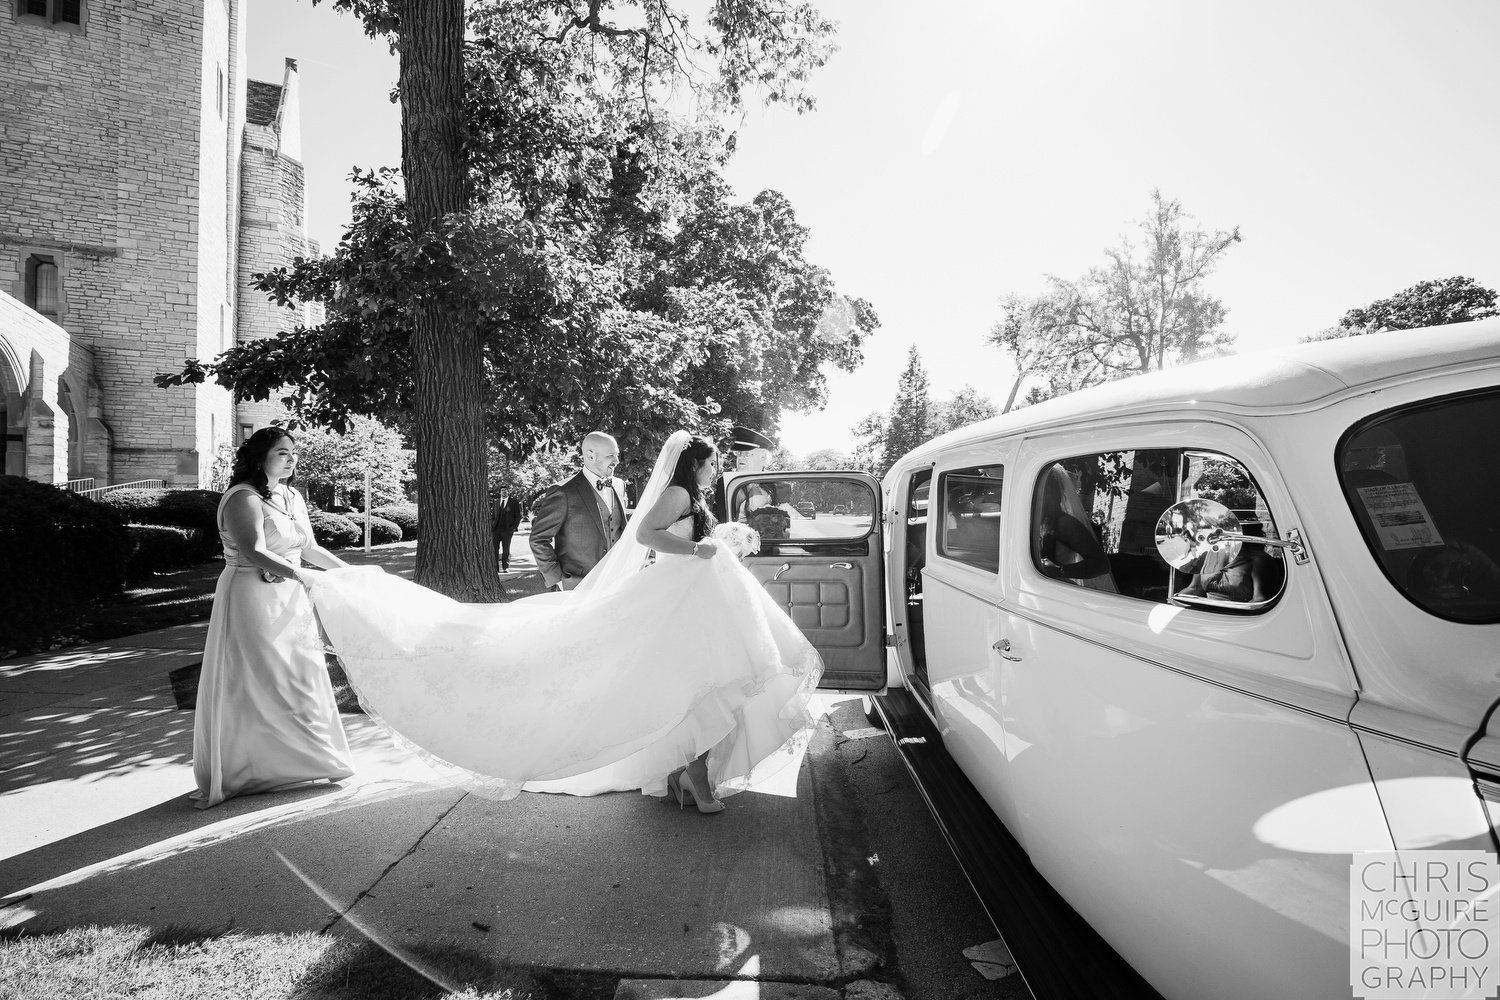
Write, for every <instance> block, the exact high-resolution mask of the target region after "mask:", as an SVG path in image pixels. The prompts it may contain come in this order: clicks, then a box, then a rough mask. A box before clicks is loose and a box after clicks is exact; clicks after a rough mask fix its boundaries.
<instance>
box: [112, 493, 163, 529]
mask: <svg viewBox="0 0 1500 1000" xmlns="http://www.w3.org/2000/svg"><path fill="white" fill-rule="evenodd" d="M166 495H167V491H166V490H110V491H109V492H108V493H103V494H100V496H99V502H100V503H102V504H104V505H105V506H106V507H112V508H114V509H115V510H117V511H119V512H120V515H121V516H122V517H124V518H125V520H126V521H129V522H132V523H135V524H156V523H157V522H156V520H155V514H154V513H150V512H153V511H155V510H156V505H157V504H158V503H160V502H161V498H162V497H164V496H166Z"/></svg>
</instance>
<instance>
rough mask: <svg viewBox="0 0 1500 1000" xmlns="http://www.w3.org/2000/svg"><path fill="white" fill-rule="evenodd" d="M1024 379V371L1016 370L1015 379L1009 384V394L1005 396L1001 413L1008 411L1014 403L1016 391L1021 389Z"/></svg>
mask: <svg viewBox="0 0 1500 1000" xmlns="http://www.w3.org/2000/svg"><path fill="white" fill-rule="evenodd" d="M1024 381H1026V372H1025V371H1024V370H1019V371H1017V372H1016V380H1015V381H1014V382H1012V383H1011V384H1010V395H1009V396H1006V397H1005V409H1003V410H1001V411H1000V412H1001V413H1009V412H1010V408H1011V407H1012V406H1015V405H1016V393H1018V392H1020V391H1021V383H1022V382H1024Z"/></svg>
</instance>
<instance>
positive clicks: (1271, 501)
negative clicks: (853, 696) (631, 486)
mask: <svg viewBox="0 0 1500 1000" xmlns="http://www.w3.org/2000/svg"><path fill="white" fill-rule="evenodd" d="M1497 430H1500V321H1496V320H1487V321H1482V322H1478V323H1467V324H1460V325H1454V326H1448V327H1442V328H1437V329H1432V330H1422V331H1400V332H1393V333H1383V334H1372V335H1368V336H1361V337H1355V338H1350V339H1347V340H1340V341H1328V342H1321V343H1315V344H1307V345H1302V346H1299V347H1296V348H1292V349H1287V350H1283V351H1277V352H1267V353H1261V354H1254V355H1243V356H1239V357H1234V358H1227V359H1222V360H1217V361H1211V362H1206V363H1203V364H1198V365H1190V366H1185V367H1182V368H1178V369H1174V370H1170V371H1166V372H1158V373H1155V374H1152V375H1147V376H1142V377H1139V378H1134V379H1128V380H1123V381H1119V382H1113V383H1110V384H1108V385H1104V386H1099V387H1097V388H1094V389H1089V390H1085V391H1082V392H1077V393H1073V394H1071V395H1068V396H1064V397H1061V398H1059V399H1055V400H1051V401H1048V402H1045V403H1041V404H1038V405H1036V406H1031V407H1027V408H1025V409H1023V410H1020V411H1017V412H1014V413H1011V414H1007V415H1004V416H1000V417H995V418H992V419H990V420H986V421H984V422H981V423H978V424H975V425H973V426H971V427H968V428H964V429H961V430H958V431H954V432H950V433H948V434H946V435H944V436H943V437H941V438H939V439H936V440H934V441H931V442H928V443H926V444H924V445H922V446H921V447H919V448H917V449H915V450H914V451H912V452H911V453H910V454H908V455H906V456H905V457H903V458H902V459H900V460H899V461H898V462H897V463H896V465H895V466H894V467H893V468H892V469H891V470H890V472H889V473H888V474H887V475H886V477H885V479H884V481H883V482H882V483H881V484H880V485H879V490H878V493H877V492H876V490H875V489H874V483H873V480H869V479H868V477H861V475H860V474H858V473H849V472H827V473H799V474H789V473H781V474H779V475H780V476H781V477H782V478H794V477H795V478H798V479H805V480H808V482H804V483H799V484H798V488H799V489H803V490H808V489H814V488H816V489H821V490H823V491H824V493H823V494H820V495H832V493H831V492H830V491H833V490H835V489H836V490H840V491H843V493H844V494H845V495H843V496H840V497H839V500H840V502H841V503H842V504H844V505H845V506H851V505H852V504H853V503H854V502H855V501H854V499H853V498H854V497H855V496H856V495H859V496H860V497H861V498H863V502H867V503H873V502H879V503H881V504H882V505H883V510H884V513H885V516H884V518H883V519H882V518H880V517H876V518H872V519H871V523H870V524H869V525H868V526H866V525H863V524H860V525H850V524H849V523H848V522H837V521H834V520H832V519H825V521H820V522H819V523H818V525H817V526H813V525H805V526H803V527H799V526H798V524H797V523H796V522H795V519H794V523H793V530H792V535H793V536H794V537H790V538H787V539H784V540H772V541H770V542H763V546H762V550H761V552H760V553H759V554H757V555H753V556H751V557H749V558H748V559H747V565H748V566H749V567H750V568H751V570H752V571H753V572H754V573H755V574H756V575H757V576H758V577H759V578H760V579H761V580H762V581H763V582H764V583H765V586H766V588H767V590H768V592H770V593H771V594H772V595H773V597H774V598H775V599H776V600H777V601H778V602H779V603H781V604H782V605H783V606H784V607H786V608H787V609H788V613H789V614H792V615H793V618H794V620H796V621H797V622H798V624H799V625H801V626H802V627H803V628H804V630H805V631H806V632H807V634H808V635H809V637H810V638H811V639H812V641H813V642H814V644H815V645H818V647H819V649H820V651H822V652H823V654H824V656H825V659H826V661H827V665H828V673H827V674H826V675H825V685H827V686H834V687H839V686H842V687H844V688H845V689H846V690H857V689H860V688H861V687H862V686H864V687H865V689H868V683H869V680H868V678H869V673H868V670H869V664H870V662H871V660H870V658H871V657H877V656H882V655H883V657H884V666H885V673H886V676H885V681H886V684H887V687H886V691H885V696H884V697H883V698H881V699H880V701H881V703H883V704H886V705H887V706H897V707H903V708H910V709H911V710H912V712H913V714H915V715H918V716H920V717H924V718H925V719H927V720H929V721H930V724H931V730H932V736H931V737H930V738H927V739H925V740H924V741H922V742H925V743H926V744H928V745H931V744H933V743H939V742H940V744H941V750H942V751H943V752H944V753H946V755H947V757H948V758H949V759H950V760H951V764H952V766H953V767H955V768H956V769H957V770H958V771H960V772H961V773H962V774H963V776H964V777H965V778H966V779H967V781H968V783H970V784H972V786H973V788H974V789H977V791H978V793H979V795H980V796H982V799H983V802H984V803H985V804H986V805H987V807H988V809H989V810H990V811H992V813H993V815H994V816H995V817H998V819H999V821H1000V822H1001V823H1003V825H1004V827H1005V828H1006V829H1007V830H1008V831H1009V833H1010V834H1011V835H1013V836H1014V838H1015V840H1016V841H1017V842H1018V843H1019V845H1020V847H1021V848H1022V849H1023V850H1024V852H1025V855H1026V857H1027V858H1029V862H1030V864H1031V865H1032V866H1034V868H1035V870H1036V871H1037V872H1039V873H1040V874H1041V876H1043V877H1044V878H1045V879H1046V881H1047V882H1048V883H1050V885H1051V886H1052V887H1053V888H1054V889H1055V890H1056V891H1057V893H1059V894H1060V895H1061V897H1062V898H1063V899H1064V900H1066V902H1067V903H1068V904H1069V905H1070V906H1071V907H1072V908H1073V909H1074V910H1076V911H1077V913H1078V914H1079V915H1081V916H1082V917H1083V918H1084V919H1085V920H1086V921H1087V922H1088V924H1089V925H1091V926H1092V927H1093V928H1094V930H1096V931H1097V932H1098V934H1099V935H1100V936H1102V938H1103V939H1104V940H1105V941H1106V942H1107V943H1108V944H1109V946H1111V947H1112V948H1113V949H1114V950H1115V952H1117V953H1118V955H1119V956H1121V957H1123V958H1124V959H1125V961H1126V962H1128V963H1129V965H1130V966H1132V967H1133V968H1134V969H1135V970H1136V972H1138V973H1139V974H1140V975H1141V976H1142V977H1144V979H1145V980H1146V981H1147V982H1148V983H1149V984H1150V985H1151V987H1153V988H1154V989H1156V990H1157V991H1159V992H1160V993H1161V994H1162V995H1163V996H1165V997H1168V998H1171V1000H1198V998H1201V997H1216V998H1245V1000H1252V998H1253V1000H1260V998H1264V997H1332V996H1348V995H1350V975H1351V952H1350V944H1351V923H1352V921H1353V919H1354V918H1352V917H1351V909H1350V896H1351V893H1350V870H1351V863H1352V862H1353V861H1354V860H1355V859H1356V857H1357V856H1359V855H1360V854H1361V853H1362V852H1366V851H1391V850H1403V851H1406V850H1411V851H1420V850H1427V849H1437V848H1441V849H1448V850H1460V849H1462V850H1476V851H1483V852H1486V853H1488V854H1490V855H1492V856H1493V855H1494V854H1495V853H1496V843H1497V842H1496V832H1495V831H1496V827H1497V825H1500V715H1497V713H1496V711H1495V710H1496V708H1497V707H1500V681H1497V675H1496V665H1497V663H1500V518H1497V517H1496V515H1495V508H1496V499H1497V498H1500V462H1497V461H1495V457H1496V446H1495V436H1496V431H1497ZM768 475H769V474H761V475H759V476H757V475H756V474H751V475H746V476H736V477H734V478H733V479H732V480H731V481H730V483H729V484H728V488H729V490H730V492H731V495H734V494H735V493H736V491H741V490H744V489H745V488H746V487H747V486H748V484H749V483H750V482H751V481H753V480H755V479H756V478H761V479H765V478H768ZM869 509H873V507H872V508H869ZM825 524H826V525H827V527H825ZM882 531H886V532H889V537H886V538H882V537H881V532H882ZM865 532H868V533H869V534H868V535H866V534H865ZM856 535H858V536H859V537H860V538H861V539H866V538H868V539H871V540H873V542H874V551H875V552H877V553H883V554H884V556H883V558H874V559H871V558H867V557H866V556H864V555H862V554H863V553H866V552H867V551H868V549H867V548H864V547H858V546H855V545H854V544H853V539H854V536H856ZM861 544H863V543H861ZM849 552H854V553H856V554H855V555H853V556H850V555H846V553H849ZM841 595H842V596H841ZM856 631H857V632H859V633H860V635H859V636H856V635H855V634H854V632H856ZM857 664H863V667H862V668H861V669H863V670H864V671H865V672H864V673H861V672H860V669H856V665H857ZM861 678H863V679H861ZM894 717H895V716H894V715H893V714H888V718H894ZM898 742H901V741H899V740H898ZM908 742H912V741H908ZM903 752H907V751H906V750H903ZM928 795H929V800H930V801H931V803H932V805H933V808H934V810H935V811H936V812H938V813H939V814H940V815H941V814H942V812H943V810H944V807H945V804H944V801H943V793H942V792H941V790H933V789H929V790H928ZM992 912H993V911H992ZM1419 919H1424V920H1425V919H1428V918H1425V917H1423V918H1419ZM998 922H999V921H997V923H998ZM1424 926H1425V925H1424ZM1433 929H1434V930H1435V931H1440V930H1441V929H1442V928H1441V927H1440V926H1436V925H1434V927H1433ZM1019 957H1020V956H1018V958H1019ZM1021 969H1022V972H1023V973H1025V972H1026V960H1025V959H1024V958H1021Z"/></svg>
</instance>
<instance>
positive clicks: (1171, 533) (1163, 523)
mask: <svg viewBox="0 0 1500 1000" xmlns="http://www.w3.org/2000/svg"><path fill="white" fill-rule="evenodd" d="M1244 537H1245V536H1244V535H1242V534H1241V532H1240V519H1239V518H1237V517H1235V516H1234V512H1233V511H1231V510H1230V509H1229V508H1228V507H1225V506H1224V505H1223V504H1221V503H1218V502H1216V501H1213V500H1205V499H1203V498H1201V497H1197V498H1194V499H1192V500H1183V501H1182V502H1180V503H1174V504H1173V505H1172V506H1170V507H1168V508H1167V509H1166V510H1164V511H1162V515H1161V517H1160V518H1158V519H1157V521H1156V551H1157V552H1159V553H1161V557H1162V558H1163V559H1165V560H1166V561H1167V563H1168V564H1169V565H1171V566H1172V567H1173V568H1174V569H1182V570H1185V569H1187V568H1188V567H1190V566H1193V565H1194V564H1195V563H1197V562H1199V561H1200V560H1202V558H1203V557H1204V556H1206V555H1208V554H1209V553H1210V552H1218V551H1220V550H1226V554H1227V557H1228V558H1227V559H1226V562H1233V561H1234V558H1235V557H1236V556H1237V555H1239V554H1240V545H1241V540H1242V539H1243V538H1244Z"/></svg>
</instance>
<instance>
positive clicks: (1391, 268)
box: [247, 0, 1500, 454]
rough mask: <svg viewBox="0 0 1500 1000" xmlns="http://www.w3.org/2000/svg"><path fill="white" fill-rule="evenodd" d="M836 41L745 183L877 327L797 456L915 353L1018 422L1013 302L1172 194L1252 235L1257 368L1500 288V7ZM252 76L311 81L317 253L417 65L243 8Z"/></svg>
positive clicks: (908, 12)
mask: <svg viewBox="0 0 1500 1000" xmlns="http://www.w3.org/2000/svg"><path fill="white" fill-rule="evenodd" d="M818 7H819V8H820V9H821V10H822V11H823V12H824V14H825V15H826V16H828V17H830V18H832V19H833V20H835V21H837V22H838V23H839V32H838V45H839V51H838V52H836V53H835V54H834V56H833V57H832V59H830V60H829V62H828V64H827V65H826V66H824V67H823V68H822V69H821V70H819V71H817V73H816V75H815V76H814V78H813V80H812V84H811V86H812V91H813V93H814V95H815V96H816V98H817V102H818V106H817V109H816V110H815V111H813V112H812V113H810V114H805V115H800V116H799V115H797V114H795V113H794V112H792V111H791V110H789V109H786V108H782V107H772V108H760V107H755V108H752V109H751V110H749V111H747V112H746V113H744V114H743V115H742V116H741V117H740V118H739V119H737V126H738V132H739V143H738V152H737V153H736V156H735V158H734V160H733V161H731V163H730V165H729V168H728V170H727V176H728V179H729V180H730V182H731V183H732V184H733V185H734V188H735V191H736V192H737V194H738V195H740V196H741V197H742V198H744V199H747V200H748V199H749V198H751V197H753V196H754V195H755V194H756V193H757V192H759V191H762V190H765V189H774V190H778V191H781V192H782V193H784V194H785V195H786V196H787V197H788V198H789V199H790V201H791V203H792V205H793V206H794V207H795V209H796V212H797V217H798V220H799V221H800V222H801V223H802V224H803V225H804V226H806V227H808V228H809V230H810V231H811V236H810V239H809V241H808V245H807V248H806V253H807V256H808V258H809V259H810V260H812V261H814V262H815V263H817V264H820V265H822V266H823V267H826V268H827V269H828V270H829V271H830V273H831V274H832V276H833V279H834V281H835V283H836V285H837V287H838V289H839V290H840V291H841V292H843V293H845V294H849V295H858V296H863V297H864V298H866V299H868V300H869V301H870V302H871V303H872V304H873V305H874V307H875V310H876V312H877V313H878V314H879V316H880V319H881V322H882V326H881V328H880V329H879V330H878V331H877V332H876V334H875V335H874V336H873V337H872V338H871V339H870V340H869V342H868V344H867V349H866V352H865V363H864V364H863V365H862V366H861V368H860V369H859V370H858V371H856V372H854V373H843V372H837V371H835V372H832V373H831V374H830V377H829V402H828V405H827V407H826V408H825V409H824V410H823V411H821V412H814V413H809V414H796V413H787V414H784V415H783V418H782V426H781V433H780V440H781V443H782V444H783V445H784V446H786V447H787V448H789V449H791V450H792V451H793V452H796V453H798V454H806V453H807V452H808V451H811V450H813V449H815V448H824V447H832V448H839V449H844V450H850V449H852V446H853V438H852V435H851V433H850V429H851V428H852V426H853V425H854V424H855V422H856V421H858V420H859V419H860V418H861V417H863V416H864V415H865V414H867V413H869V412H871V411H873V410H884V409H886V408H887V407H888V406H889V405H890V402H891V400H892V398H893V396H894V394H895V390H896V383H897V379H898V378H899V376H900V373H901V371H902V370H903V369H904V367H905V365H906V358H907V352H908V350H909V349H910V348H911V347H912V346H913V345H916V347H917V348H918V350H919V352H920V353H921V357H922V361H923V364H924V366H925V367H926V369H927V371H928V375H929V378H930V381H931V385H932V395H933V398H934V400H935V401H941V400H942V399H945V398H947V397H949V396H951V395H952V394H953V393H954V392H955V391H957V390H958V389H960V388H961V387H963V386H965V385H971V386H973V387H975V388H977V389H979V390H980V391H981V392H983V393H985V394H986V395H988V396H990V397H991V398H992V399H995V400H997V401H998V402H1003V401H1004V399H1005V397H1006V395H1007V393H1008V392H1009V389H1010V383H1011V379H1012V377H1013V374H1014V369H1013V366H1012V365H1011V364H1010V363H1009V361H1008V359H1007V358H1006V357H1005V356H1004V354H1003V353H1002V352H1001V351H1000V350H999V349H997V348H995V347H993V346H990V345H989V344H988V343H986V340H985V335H986V333H987V332H988V331H989V330H990V328H991V327H992V326H993V325H994V324H995V323H996V322H997V321H998V320H999V319H1000V318H1001V312H1000V307H999V301H1000V299H1001V298H1002V297H1003V296H1005V295H1006V294H1009V293H1015V294H1020V295H1033V294H1036V293H1038V292H1041V291H1042V290H1043V288H1044V285H1045V280H1046V277H1047V275H1049V274H1051V275H1057V276H1058V277H1062V278H1076V277H1079V276H1081V275H1082V274H1083V273H1084V272H1086V271H1087V270H1088V269H1089V268H1090V267H1093V266H1096V265H1099V264H1102V263H1103V262H1104V259H1105V258H1104V251H1105V250H1106V248H1109V247H1112V246H1115V245H1117V244H1118V243H1119V242H1120V240H1121V238H1122V237H1126V236H1132V235H1134V233H1135V231H1136V230H1135V225H1136V223H1137V222H1138V220H1140V219H1141V218H1142V217H1143V216H1144V215H1145V214H1146V212H1147V210H1148V208H1149V205H1150V196H1151V192H1152V190H1153V189H1158V188H1159V189H1160V190H1161V192H1162V193H1163V195H1165V196H1166V197H1168V198H1173V199H1176V200H1178V201H1180V202H1181V204H1182V207H1183V209H1184V211H1185V212H1186V213H1187V214H1188V215H1190V216H1192V218H1193V220H1194V224H1195V225H1196V226H1198V227H1201V228H1203V229H1205V230H1210V231H1212V230H1223V229H1230V228H1234V227H1236V226H1237V227H1239V230H1240V234H1241V237H1242V242H1241V243H1239V244H1236V245H1234V246H1233V247H1231V248H1230V249H1229V250H1228V251H1227V253H1226V254H1225V255H1224V257H1223V261H1222V263H1221V265H1220V266H1219V268H1218V269H1217V270H1216V271H1215V272H1214V273H1213V275H1212V276H1211V277H1210V278H1209V279H1208V280H1207V282H1206V289H1207V291H1208V292H1210V293H1211V294H1213V295H1216V296H1218V297H1219V298H1220V299H1221V300H1223V302H1224V304H1225V305H1226V306H1227V308H1228V319H1227V322H1226V329H1227V330H1228V331H1229V332H1231V333H1232V334H1234V335H1235V336H1236V346H1237V349H1238V350H1239V351H1240V352H1247V351H1252V350H1274V349H1277V348H1281V347H1286V346H1289V345H1292V344H1295V343H1296V342H1297V341H1298V339H1299V338H1300V337H1303V336H1306V335H1308V334H1311V333H1315V332H1317V331H1319V330H1322V329H1324V328H1326V327H1329V326H1332V325H1333V324H1335V323H1336V322H1337V321H1338V319H1339V317H1340V316H1342V315H1343V314H1344V313H1345V312H1346V311H1347V310H1349V309H1351V308H1353V307H1355V306H1361V305H1366V304H1368V303H1370V302H1371V301H1374V300H1375V299H1380V298H1385V297H1387V296H1390V295H1393V294H1395V293H1396V292H1399V291H1401V290H1402V289H1404V288H1407V287H1410V286H1411V285H1413V284H1416V283H1417V282H1419V281H1424V280H1429V279H1436V278H1443V277H1449V276H1452V275H1458V274H1462V275H1467V276H1469V277H1471V278H1474V279H1475V280H1477V281H1478V282H1479V283H1480V284H1481V285H1484V286H1485V287H1488V288H1492V289H1500V185H1497V184H1496V183H1495V181H1494V177H1495V175H1496V172H1497V170H1500V85H1497V84H1496V83H1495V80H1494V77H1493V64H1494V58H1495V53H1496V51H1500V3H1497V2H1495V0H1429V2H1426V3H1413V2H1410V0H1318V2H1316V3H1310V2H1307V0H1260V2H1257V3H1254V4H1247V3H1229V2H1212V0H1155V2H1146V0H1031V2H1028V3H1017V2H1010V0H925V2H923V3H922V4H913V3H909V2H907V3H896V2H893V0H820V2H818ZM248 18H249V34H248V40H247V45H248V50H249V73H250V76H251V78H252V79H259V80H268V81H271V82H280V80H281V74H282V67H283V65H284V61H285V59H286V58H287V57H291V58H295V59H297V60H298V66H299V72H300V77H301V93H302V121H303V147H304V159H305V163H306V166H307V172H308V199H309V207H308V217H309V228H310V230H311V235H312V236H313V237H314V238H315V239H317V240H319V241H320V242H321V243H322V244H323V246H324V247H325V248H327V249H331V248H332V247H333V246H334V245H335V244H336V243H337V240H338V237H339V234H340V233H341V232H342V230H343V227H344V225H346V224H347V222H348V218H349V199H348V193H349V185H348V183H347V180H346V178H347V176H348V174H349V171H350V168H351V167H354V166H360V167H375V166H382V165H390V166H398V165H399V163H400V118H399V112H398V110H397V108H396V107H395V106H394V105H392V104H390V102H389V93H390V90H391V88H392V86H393V85H394V83H395V80H396V73H397V66H396V60H395V58H394V57H393V56H391V55H390V54H389V52H388V51H387V49H386V46H385V45H384V44H383V43H380V42H375V41H370V40H368V39H366V38H365V37H364V35H363V33H362V32H361V30H360V27H359V24H358V22H357V21H356V20H354V19H353V18H352V17H349V16H348V15H342V14H338V13H336V12H334V11H333V10H331V9H330V8H328V6H327V5H326V4H324V5H320V6H318V7H313V6H311V5H310V4H309V3H308V2H307V0H250V3H249V14H248Z"/></svg>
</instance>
